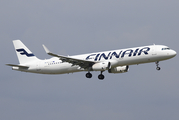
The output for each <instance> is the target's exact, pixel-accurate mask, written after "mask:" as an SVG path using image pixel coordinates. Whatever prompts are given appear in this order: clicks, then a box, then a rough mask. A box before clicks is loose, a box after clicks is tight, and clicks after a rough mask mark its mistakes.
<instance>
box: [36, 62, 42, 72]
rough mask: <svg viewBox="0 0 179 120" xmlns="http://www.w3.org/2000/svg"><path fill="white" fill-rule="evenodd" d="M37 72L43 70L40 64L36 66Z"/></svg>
mask: <svg viewBox="0 0 179 120" xmlns="http://www.w3.org/2000/svg"><path fill="white" fill-rule="evenodd" d="M36 70H37V71H40V70H41V68H40V62H37V64H36Z"/></svg>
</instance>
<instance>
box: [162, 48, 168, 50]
mask: <svg viewBox="0 0 179 120" xmlns="http://www.w3.org/2000/svg"><path fill="white" fill-rule="evenodd" d="M162 50H170V48H162Z"/></svg>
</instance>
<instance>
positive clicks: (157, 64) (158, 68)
mask: <svg viewBox="0 0 179 120" xmlns="http://www.w3.org/2000/svg"><path fill="white" fill-rule="evenodd" d="M155 64H156V66H157V68H156V69H157V70H160V67H159V61H157V62H155Z"/></svg>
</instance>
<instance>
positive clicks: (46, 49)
mask: <svg viewBox="0 0 179 120" xmlns="http://www.w3.org/2000/svg"><path fill="white" fill-rule="evenodd" d="M42 46H43V48H44V50H45V52H46V53H47V54H48V53H50V50H49V49H48V48H47V47H46V46H45V45H42Z"/></svg>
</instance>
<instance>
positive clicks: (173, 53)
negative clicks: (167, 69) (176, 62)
mask: <svg viewBox="0 0 179 120" xmlns="http://www.w3.org/2000/svg"><path fill="white" fill-rule="evenodd" d="M169 55H170V56H171V57H175V56H176V55H177V52H176V51H174V50H171V52H170V53H169Z"/></svg>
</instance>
